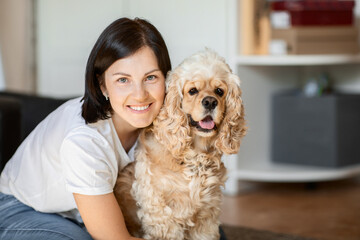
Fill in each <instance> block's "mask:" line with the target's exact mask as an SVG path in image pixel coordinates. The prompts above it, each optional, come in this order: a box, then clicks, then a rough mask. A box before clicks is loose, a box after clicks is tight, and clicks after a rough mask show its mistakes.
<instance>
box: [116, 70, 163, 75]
mask: <svg viewBox="0 0 360 240" xmlns="http://www.w3.org/2000/svg"><path fill="white" fill-rule="evenodd" d="M157 71H160V69H157V68H156V69H153V70H151V71H148V72H146V73H145V74H144V76H146V75H148V74H150V73H153V72H157ZM115 75H123V76H127V77H131V75H130V74H128V73H124V72H116V73H114V74H113V76H115Z"/></svg>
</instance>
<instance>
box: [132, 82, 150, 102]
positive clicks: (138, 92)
mask: <svg viewBox="0 0 360 240" xmlns="http://www.w3.org/2000/svg"><path fill="white" fill-rule="evenodd" d="M148 95H149V92H148V91H147V89H146V87H145V86H144V84H136V85H135V89H134V92H133V96H134V98H135V99H136V100H138V101H141V100H144V99H146V98H147V97H148Z"/></svg>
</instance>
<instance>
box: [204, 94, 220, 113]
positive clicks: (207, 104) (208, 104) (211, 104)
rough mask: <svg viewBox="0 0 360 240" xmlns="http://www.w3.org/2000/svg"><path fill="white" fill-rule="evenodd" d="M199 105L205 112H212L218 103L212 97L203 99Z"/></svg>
mask: <svg viewBox="0 0 360 240" xmlns="http://www.w3.org/2000/svg"><path fill="white" fill-rule="evenodd" d="M201 104H202V105H203V107H204V108H205V109H206V110H210V111H211V110H214V109H215V108H216V106H217V105H218V101H217V100H216V98H214V97H210V96H208V97H204V99H203V100H202V101H201Z"/></svg>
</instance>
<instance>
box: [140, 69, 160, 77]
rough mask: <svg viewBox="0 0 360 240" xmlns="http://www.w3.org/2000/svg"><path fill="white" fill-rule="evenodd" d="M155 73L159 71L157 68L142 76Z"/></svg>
mask: <svg viewBox="0 0 360 240" xmlns="http://www.w3.org/2000/svg"><path fill="white" fill-rule="evenodd" d="M157 71H160V69H157V68H156V69H153V70H151V71H149V72H147V73H145V74H144V76H146V75H148V74H150V73H153V72H157Z"/></svg>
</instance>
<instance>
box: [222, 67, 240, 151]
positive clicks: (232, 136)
mask: <svg viewBox="0 0 360 240" xmlns="http://www.w3.org/2000/svg"><path fill="white" fill-rule="evenodd" d="M228 89H229V90H228V93H227V95H226V110H225V115H224V119H223V121H222V124H221V125H220V129H219V136H218V138H217V139H216V141H215V147H216V148H217V149H218V150H220V151H221V152H224V153H226V154H234V153H237V152H238V151H239V148H240V143H241V138H242V137H243V136H245V134H246V130H247V127H246V126H245V119H244V115H245V111H244V105H243V102H242V99H241V89H240V79H239V77H238V76H237V75H235V74H233V73H229V78H228Z"/></svg>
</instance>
